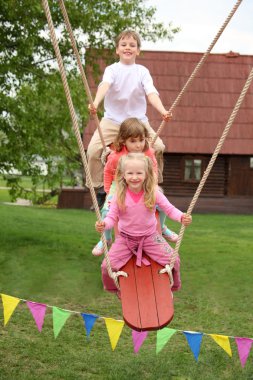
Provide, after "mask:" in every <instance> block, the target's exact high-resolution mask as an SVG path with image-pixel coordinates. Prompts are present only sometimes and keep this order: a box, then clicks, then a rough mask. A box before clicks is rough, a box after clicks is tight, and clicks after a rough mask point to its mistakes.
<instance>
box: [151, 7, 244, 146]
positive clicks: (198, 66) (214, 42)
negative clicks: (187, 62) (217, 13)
mask: <svg viewBox="0 0 253 380" xmlns="http://www.w3.org/2000/svg"><path fill="white" fill-rule="evenodd" d="M241 2H242V0H238V1H237V2H236V4H235V5H234V7H233V9H232V10H231V12H230V13H229V15H228V17H227V18H226V20H225V22H224V23H223V25H222V26H221V28H220V29H219V31H218V33H217V34H216V36H215V38H214V40H213V42H212V43H211V45H210V46H209V48H208V49H207V51H206V53H205V54H204V55H203V56H202V58H201V60H200V61H199V63H198V64H197V66H196V67H195V69H194V70H193V72H192V74H191V76H190V77H189V79H188V80H187V82H186V83H185V85H184V87H183V88H182V90H181V91H180V93H179V95H178V96H177V98H176V100H175V101H174V103H173V104H172V106H171V107H170V109H169V111H168V112H169V113H172V111H173V110H174V108H175V107H176V106H177V104H178V102H179V101H180V100H181V98H182V96H183V94H184V93H185V92H186V90H187V88H188V86H189V85H190V83H191V82H192V81H193V79H194V78H195V76H196V74H197V72H198V71H199V69H200V68H201V66H202V65H203V63H204V62H205V60H206V59H207V57H208V55H209V54H210V52H211V50H212V48H213V47H214V45H215V44H216V42H217V41H218V39H219V38H220V36H221V34H222V32H223V31H224V29H225V28H226V26H227V24H228V23H229V21H230V20H231V18H232V16H233V15H234V13H235V12H236V10H237V8H238V7H239V5H240V4H241ZM165 123H166V121H164V120H163V121H162V123H161V125H160V127H159V128H158V130H157V132H156V135H155V136H154V138H153V140H152V142H151V145H154V143H155V142H156V139H157V137H158V136H159V135H160V133H161V132H162V130H163V128H164V126H165Z"/></svg>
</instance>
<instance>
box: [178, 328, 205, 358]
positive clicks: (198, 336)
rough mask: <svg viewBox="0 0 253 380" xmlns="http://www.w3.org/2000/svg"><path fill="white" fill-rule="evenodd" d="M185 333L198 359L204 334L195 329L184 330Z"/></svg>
mask: <svg viewBox="0 0 253 380" xmlns="http://www.w3.org/2000/svg"><path fill="white" fill-rule="evenodd" d="M183 333H184V335H185V336H186V339H187V342H188V344H189V346H190V348H191V350H192V352H193V355H194V357H195V359H196V361H198V357H199V352H200V345H201V341H202V337H203V334H202V333H198V332H193V331H183Z"/></svg>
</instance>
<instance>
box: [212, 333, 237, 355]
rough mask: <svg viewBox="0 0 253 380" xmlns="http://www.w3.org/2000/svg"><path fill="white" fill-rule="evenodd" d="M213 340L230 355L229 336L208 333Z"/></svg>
mask: <svg viewBox="0 0 253 380" xmlns="http://www.w3.org/2000/svg"><path fill="white" fill-rule="evenodd" d="M209 335H210V336H211V337H212V338H213V340H214V341H215V342H216V343H217V344H218V345H219V346H220V347H221V348H223V350H224V351H226V353H227V354H228V355H229V356H232V351H231V347H230V342H229V337H228V336H225V335H217V334H209Z"/></svg>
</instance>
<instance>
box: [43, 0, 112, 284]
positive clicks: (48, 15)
mask: <svg viewBox="0 0 253 380" xmlns="http://www.w3.org/2000/svg"><path fill="white" fill-rule="evenodd" d="M42 5H43V8H44V11H45V15H46V18H47V22H48V26H49V30H50V36H51V40H52V44H53V48H54V51H55V55H56V58H57V62H58V66H59V71H60V75H61V79H62V83H63V88H64V92H65V95H66V99H67V103H68V107H69V111H70V115H71V119H72V126H73V129H74V133H75V137H76V140H77V144H78V147H79V151H80V154H81V158H82V163H83V166H84V169H85V173H86V179H87V183H88V185H89V189H90V193H91V198H92V202H93V205H94V209H95V212H96V216H97V220H98V221H99V222H101V221H102V219H101V215H100V211H99V207H98V203H97V198H96V193H95V190H94V188H93V184H92V179H91V175H90V171H89V168H88V163H87V159H86V154H85V151H84V147H83V142H82V138H81V134H80V131H79V126H78V121H77V117H76V113H75V109H74V105H73V101H72V98H71V94H70V89H69V85H68V82H67V76H66V73H65V69H64V65H63V60H62V56H61V53H60V49H59V46H58V42H57V38H56V34H55V30H54V25H53V21H52V16H51V13H50V9H49V5H48V1H47V0H42ZM102 242H103V247H104V252H105V260H106V268H107V271H108V274H109V276H110V277H111V278H112V279H113V280H114V282H115V285H116V286H117V288H118V289H119V284H118V279H117V277H118V274H117V273H115V272H112V269H111V265H110V259H109V255H108V250H107V244H106V238H105V235H104V234H102Z"/></svg>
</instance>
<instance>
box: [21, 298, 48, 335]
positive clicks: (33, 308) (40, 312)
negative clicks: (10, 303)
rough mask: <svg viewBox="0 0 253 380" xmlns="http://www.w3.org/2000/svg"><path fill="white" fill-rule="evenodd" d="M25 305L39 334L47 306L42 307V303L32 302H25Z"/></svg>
mask: <svg viewBox="0 0 253 380" xmlns="http://www.w3.org/2000/svg"><path fill="white" fill-rule="evenodd" d="M26 304H27V306H28V308H29V309H30V312H31V313H32V316H33V318H34V320H35V323H36V325H37V327H38V330H39V332H41V330H42V326H43V323H44V318H45V314H46V309H47V305H44V304H43V303H37V302H32V301H26Z"/></svg>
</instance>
